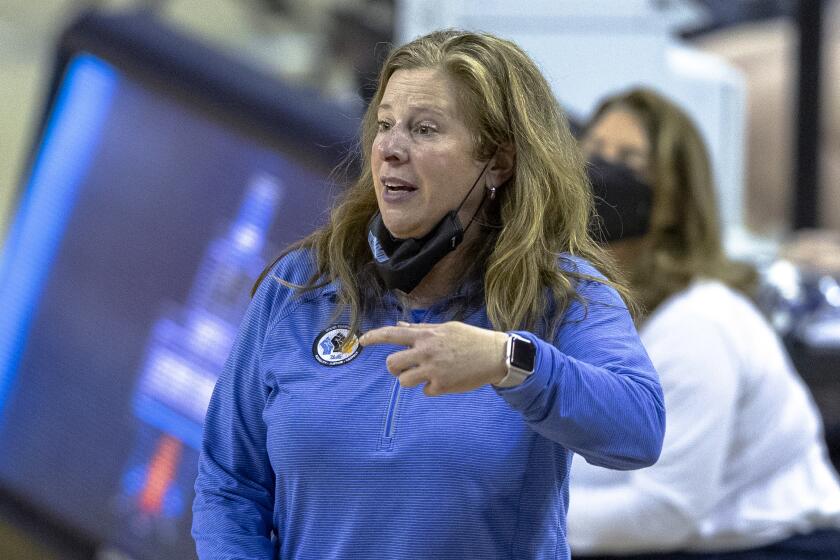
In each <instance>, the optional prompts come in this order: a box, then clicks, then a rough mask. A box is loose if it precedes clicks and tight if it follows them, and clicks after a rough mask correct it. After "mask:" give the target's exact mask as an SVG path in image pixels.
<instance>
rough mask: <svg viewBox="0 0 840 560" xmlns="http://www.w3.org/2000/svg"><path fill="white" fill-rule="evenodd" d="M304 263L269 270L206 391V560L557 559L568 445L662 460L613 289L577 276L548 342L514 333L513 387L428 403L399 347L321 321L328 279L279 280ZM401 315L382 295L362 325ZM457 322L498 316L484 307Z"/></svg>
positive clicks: (306, 264)
mask: <svg viewBox="0 0 840 560" xmlns="http://www.w3.org/2000/svg"><path fill="white" fill-rule="evenodd" d="M311 259H312V257H311V256H310V254H309V253H308V252H306V251H297V252H294V253H291V254H289V255H287V256H286V257H285V258H284V259H282V260H281V261H280V262H279V263H278V264H277V265H275V267H274V269H273V271H272V274H269V275H268V276H267V277H266V279H265V280H264V281H263V283H262V284H261V286H260V288H259V290H258V291H257V294H256V295H255V297H254V299H253V300H252V302H251V305H250V307H249V310H248V312H247V315H246V318H245V320H244V322H243V325H242V327H241V330H240V333H239V337H238V339H237V341H236V343H235V345H234V347H233V350H232V352H231V355H230V358H229V359H228V361H227V364H226V366H225V368H224V371H223V373H222V374H221V376H220V378H219V381H218V383H217V385H216V389H215V392H214V394H213V397H212V400H211V402H210V406H209V409H208V411H207V418H206V422H205V428H204V442H203V447H202V452H201V459H200V463H199V474H198V479H197V481H196V499H195V503H194V506H193V513H194V519H193V536H194V537H195V540H196V544H197V549H198V553H199V557H200V558H201V559H202V560H222V559H228V560H231V559H245V558H248V559H265V560H268V559H274V558H280V559H283V560H286V559H288V560H304V559H306V560H329V559H342V560H344V559H365V560H371V559H423V560H437V559H440V560H444V559H453V560H454V559H458V560H461V559H464V558H476V559H486V560H491V559H508V558H518V559H520V558H521V559H528V560H538V559H539V560H544V559H568V558H569V549H568V545H567V543H566V521H565V519H566V510H567V505H568V472H569V465H570V464H571V456H572V452H575V453H579V454H580V455H582V456H583V457H585V458H586V459H587V460H588V461H589V462H591V463H594V464H598V465H603V466H607V467H612V468H617V469H633V468H639V467H644V466H647V465H650V464H652V463H653V462H655V460H656V458H657V457H658V455H659V451H660V448H661V445H662V438H663V433H664V408H663V401H662V392H661V389H660V387H659V382H658V379H657V375H656V372H655V371H654V369H653V366H652V365H651V363H650V361H649V359H648V357H647V354H646V353H645V350H644V348H643V347H642V345H641V342H640V341H639V338H638V335H637V334H636V330H635V328H634V326H633V323H632V320H631V318H630V315H629V313H628V311H627V309H626V307H625V305H624V303H623V302H622V301H621V299H620V297H619V296H618V294H617V293H616V292H615V291H614V290H613V289H612V288H609V287H607V286H605V285H603V284H601V283H599V282H595V281H581V282H580V283H579V284H578V291H579V293H580V294H581V295H582V296H583V298H584V299H585V300H586V301H587V305H586V306H584V305H581V304H580V303H579V302H576V301H573V302H572V303H571V304H570V305H569V307H568V309H567V311H566V314H565V316H564V319H563V323H562V325H561V327H560V328H559V329H558V332H557V334H556V336H555V337H554V340H552V341H544V340H541V339H540V338H538V337H537V336H535V335H534V334H532V333H527V332H519V334H521V335H522V336H525V337H528V338H529V339H531V340H532V341H534V342H535V343H536V345H537V361H536V370H535V372H534V374H533V375H531V376H530V377H529V378H528V379H526V381H525V382H523V383H522V384H521V385H518V386H516V387H511V388H507V389H497V388H493V387H492V386H489V385H488V386H484V387H481V388H479V389H477V390H474V391H471V392H469V393H463V394H451V395H444V396H440V397H434V398H431V397H426V396H425V395H424V394H423V391H422V388H420V387H417V388H412V389H403V388H401V387H400V385H399V383H398V382H397V379H396V378H395V377H394V376H393V375H391V374H390V373H389V372H388V370H387V368H386V366H385V358H386V357H387V356H388V355H389V354H390V353H392V352H395V351H397V350H399V349H400V348H399V347H396V346H386V345H377V346H371V347H367V348H362V349H361V350H359V347H358V346H354V344H353V342H354V341H353V340H346V339H345V337H344V335H343V334H342V333H346V331H342V330H341V328H340V327H341V326H342V325H339V327H334V328H331V327H333V324H334V323H335V322H336V321H333V320H332V318H333V315H334V311H335V305H336V297H335V296H336V290H337V286H336V285H335V284H334V283H333V284H330V285H327V286H325V287H324V288H321V289H318V290H316V291H312V292H308V293H305V294H303V295H302V296H296V295H295V294H294V292H293V290H291V289H289V288H287V287H284V286H283V285H282V284H281V283H280V282H278V281H277V280H276V278H282V279H284V280H287V281H291V282H294V283H298V284H301V283H303V282H304V281H305V280H306V278H307V277H308V276H309V274H310V272H311V271H312V266H313V265H312V260H311ZM565 262H566V263H567V266H570V267H576V268H577V269H578V270H579V271H580V272H583V273H587V274H593V275H598V273H597V272H596V271H595V270H594V269H593V268H592V267H591V266H590V265H589V264H588V263H586V262H585V261H583V260H581V259H575V258H571V257H569V258H567V259H565ZM446 307H447V306H446V305H441V306H437V307H433V308H431V309H429V310H427V311H426V312H425V313H424V317H422V318H423V320H424V321H425V322H439V321H442V320H445V319H446V318H447V314H446V311H447V310H446ZM415 313H416V312H415ZM403 318H404V313H403V311H402V310H401V309H400V308H399V305H398V303H397V300H396V299H395V298H393V299H388V300H386V301H385V302H383V304H382V306H380V308H379V310H378V311H377V312H375V313H374V314H372V315H371V316H369V317H366V318H365V319H364V321H363V324H362V329H363V330H364V331H367V330H370V329H372V328H376V327H380V326H384V325H393V324H394V323H396V321H398V320H400V319H403ZM416 318H417V316H416V315H415V319H416ZM464 321H465V322H467V323H469V324H472V325H476V326H480V327H485V328H492V327H491V325H490V322H489V320H488V319H487V315H486V313H485V310H484V309H483V308H475V309H472V310H471V311H468V313H467V315H466V317H465V318H464ZM338 323H341V321H338ZM345 325H346V321H345ZM325 356H326V358H325Z"/></svg>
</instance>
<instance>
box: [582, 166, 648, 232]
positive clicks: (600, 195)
mask: <svg viewBox="0 0 840 560" xmlns="http://www.w3.org/2000/svg"><path fill="white" fill-rule="evenodd" d="M587 172H588V174H589V182H590V183H591V184H592V191H593V193H594V195H595V214H596V219H595V222H594V223H593V224H591V226H590V229H591V231H592V234H593V236H594V237H595V239H599V240H601V241H603V242H605V243H610V242H612V241H619V240H621V239H631V238H634V237H641V236H643V235H645V234H646V233H647V232H648V228H649V227H650V213H651V207H652V205H653V189H652V188H651V186H650V185H649V184H648V183H646V182H645V181H643V180H642V179H641V178H639V177H638V176H637V175H636V174H635V173H634V172H633V171H632V170H631V169H629V168H628V167H626V166H624V165H621V164H617V163H610V162H607V161H605V160H604V159H602V158H600V157H597V156H596V157H594V158H592V160H591V161H590V162H589V166H588V167H587Z"/></svg>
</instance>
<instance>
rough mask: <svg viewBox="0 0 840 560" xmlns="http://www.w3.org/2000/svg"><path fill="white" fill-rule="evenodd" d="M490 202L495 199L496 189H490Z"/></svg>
mask: <svg viewBox="0 0 840 560" xmlns="http://www.w3.org/2000/svg"><path fill="white" fill-rule="evenodd" d="M489 190H490V200H493V199H494V198H496V187H490V189H489Z"/></svg>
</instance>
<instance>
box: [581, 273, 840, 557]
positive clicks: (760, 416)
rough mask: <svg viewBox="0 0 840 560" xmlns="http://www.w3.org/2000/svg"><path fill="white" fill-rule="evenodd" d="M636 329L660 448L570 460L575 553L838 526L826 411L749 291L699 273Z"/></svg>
mask: <svg viewBox="0 0 840 560" xmlns="http://www.w3.org/2000/svg"><path fill="white" fill-rule="evenodd" d="M640 334H641V337H642V341H643V342H644V344H645V346H646V348H647V350H648V353H649V355H650V357H651V360H652V361H653V364H654V366H655V367H656V369H657V371H658V372H659V376H660V381H661V384H662V388H663V391H664V394H665V408H666V411H667V414H668V420H667V426H666V433H665V442H664V446H663V451H662V455H661V457H660V459H659V461H658V462H657V463H656V464H655V465H654V466H652V467H649V468H646V469H642V470H638V471H633V472H619V471H611V470H607V469H603V468H600V467H595V466H592V465H589V464H587V463H586V462H585V461H584V460H583V459H582V458H581V457H579V456H576V457H575V458H574V461H573V464H572V474H571V497H570V506H569V514H568V539H569V543H570V545H571V548H572V551H573V553H575V554H615V553H625V554H629V553H640V552H664V551H672V550H686V551H721V550H737V549H743V548H751V547H757V546H761V545H764V544H767V543H770V542H774V541H778V540H781V539H784V538H786V537H788V536H790V535H792V534H794V533H804V532H809V531H811V530H813V529H814V528H821V527H840V485H838V480H837V474H836V473H835V471H834V469H833V468H832V466H831V464H830V463H829V461H828V456H827V452H826V449H825V443H824V439H823V433H822V422H821V420H820V416H819V412H818V410H817V409H816V407H815V405H814V403H813V401H812V399H811V396H810V394H809V392H808V390H807V389H806V387H805V385H804V383H803V382H802V380H801V379H800V378H799V376H798V375H797V373H796V371H795V370H794V368H793V366H792V365H791V363H790V360H789V358H788V356H787V354H786V352H785V350H784V348H783V346H782V344H781V342H780V340H779V339H778V337H777V336H776V334H775V333H774V332H773V330H772V329H771V328H770V326H769V325H768V324H767V323H766V321H765V320H764V319H763V317H762V316H761V315H760V314H759V313H758V311H757V310H756V309H755V308H754V307H753V306H752V305H751V304H750V303H749V301H748V300H747V299H746V298H744V297H742V296H741V295H740V294H738V293H736V292H734V291H733V290H731V289H729V288H727V287H726V286H724V285H723V284H721V283H719V282H715V281H698V282H695V283H694V284H693V285H692V286H690V287H689V288H688V289H686V290H684V291H683V292H681V293H678V294H676V295H674V296H672V297H671V298H670V299H669V300H667V301H666V302H665V303H663V304H662V305H661V306H660V307H659V308H658V309H657V310H656V312H655V313H654V314H653V315H652V316H651V317H650V318H649V320H648V321H647V322H646V324H645V325H644V327H643V328H642V330H641V333H640Z"/></svg>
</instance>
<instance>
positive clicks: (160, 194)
mask: <svg viewBox="0 0 840 560" xmlns="http://www.w3.org/2000/svg"><path fill="white" fill-rule="evenodd" d="M280 132H282V134H281V133H280ZM275 140H276V141H275V142H273V143H271V144H269V143H267V142H263V141H261V140H257V139H256V136H254V135H249V133H248V131H247V129H245V128H243V127H241V126H238V125H236V123H235V122H233V120H231V119H229V118H224V115H217V114H214V113H213V112H212V111H208V110H206V108H198V107H193V106H192V105H191V104H190V103H189V99H186V98H183V97H180V98H179V97H177V96H171V95H169V94H168V92H167V91H166V89H165V88H163V89H162V88H158V87H156V86H155V85H154V84H152V85H150V84H147V83H145V82H143V81H142V80H138V79H135V78H134V77H131V76H129V75H126V74H123V73H121V71H120V70H119V69H117V68H116V67H115V66H112V65H110V64H109V63H107V62H105V61H104V60H103V59H101V58H97V57H96V56H93V55H89V54H80V55H77V56H75V57H74V58H73V59H72V61H71V62H70V63H69V64H68V65H67V70H66V72H65V73H64V78H63V80H62V83H61V84H60V87H59V89H58V91H57V95H56V96H55V98H54V101H53V103H52V106H51V108H50V110H49V115H48V121H47V123H46V127H45V129H44V132H43V134H42V136H41V138H40V141H39V144H38V148H37V151H36V154H35V160H34V163H33V165H32V167H31V172H30V175H29V177H28V182H27V183H26V184H25V188H24V190H23V195H22V198H21V200H20V205H19V211H18V213H17V216H16V218H15V221H14V222H13V225H12V227H11V229H10V231H9V233H8V236H7V239H6V242H5V245H4V247H3V250H2V257H0V310H2V312H0V485H2V487H4V488H6V489H8V490H9V491H10V492H12V493H13V494H14V495H16V496H19V497H20V499H22V500H24V501H26V502H27V503H29V504H32V506H33V507H35V508H37V509H38V510H40V511H43V512H45V513H46V514H48V515H49V516H51V517H52V518H54V519H57V520H59V521H60V522H61V523H62V524H65V525H66V526H67V527H68V528H69V529H70V530H73V531H77V532H81V533H82V534H85V535H89V536H90V538H92V539H94V540H95V541H97V542H101V543H103V545H107V546H112V547H114V548H116V549H117V550H119V551H122V552H124V553H125V554H126V555H127V556H128V557H130V558H136V559H138V560H147V559H148V560H152V559H155V560H160V559H169V558H172V559H175V558H177V559H185V558H194V557H195V553H194V545H193V541H192V539H191V537H190V533H189V530H190V523H191V513H190V508H191V503H192V499H193V482H194V479H195V475H196V468H197V459H198V447H199V445H200V439H201V427H202V422H203V419H204V413H205V410H206V407H207V403H208V400H209V398H210V394H211V392H212V390H213V386H214V382H215V380H216V377H217V376H218V374H219V372H220V370H221V368H222V365H223V363H224V361H225V359H226V357H227V353H228V351H229V349H230V346H231V344H232V341H233V337H234V336H235V333H236V330H237V326H238V323H239V322H240V320H241V318H242V316H243V314H244V311H245V308H246V307H247V305H248V302H249V300H250V289H251V286H252V284H253V282H254V280H255V279H256V278H257V276H258V275H259V273H260V272H261V271H262V269H263V267H264V266H265V265H266V264H267V263H269V262H271V261H272V260H273V258H274V256H276V254H277V253H278V252H279V251H280V250H281V249H282V248H283V247H285V246H286V245H287V244H289V243H290V242H292V241H294V240H297V239H299V238H301V237H303V236H304V235H306V234H307V233H309V232H310V231H312V230H313V229H314V228H315V227H316V226H317V225H318V224H320V223H322V222H323V220H324V219H325V217H326V212H327V208H328V206H329V204H330V201H331V200H332V196H333V195H334V194H335V192H336V190H337V188H336V187H334V186H333V185H332V184H331V183H330V181H329V174H330V171H331V169H332V167H333V165H334V164H335V163H337V162H335V161H326V160H327V159H328V158H325V157H321V158H319V157H318V154H317V150H310V151H307V150H306V149H302V148H301V147H300V146H295V131H294V130H285V131H278V138H277V139H275ZM310 152H311V153H310ZM307 154H308V155H307Z"/></svg>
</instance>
